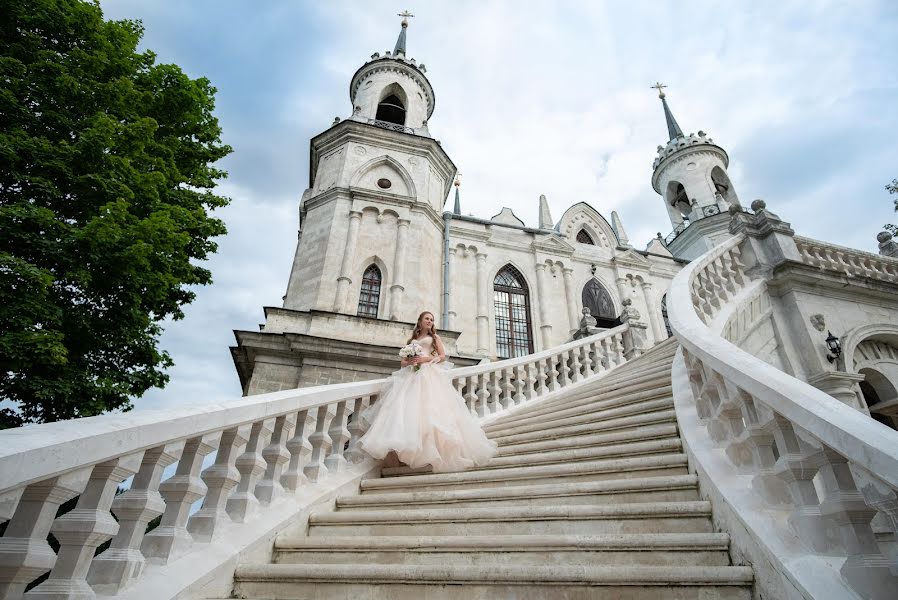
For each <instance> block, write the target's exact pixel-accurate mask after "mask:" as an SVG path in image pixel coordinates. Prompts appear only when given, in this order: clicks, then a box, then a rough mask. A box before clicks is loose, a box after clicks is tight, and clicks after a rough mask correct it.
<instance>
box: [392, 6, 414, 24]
mask: <svg viewBox="0 0 898 600" xmlns="http://www.w3.org/2000/svg"><path fill="white" fill-rule="evenodd" d="M396 16H397V17H402V26H403V27H408V18H409V17H414V16H415V15H413V14H412V13H410V12H408V10H404V11H402V12H401V13H397V15H396Z"/></svg>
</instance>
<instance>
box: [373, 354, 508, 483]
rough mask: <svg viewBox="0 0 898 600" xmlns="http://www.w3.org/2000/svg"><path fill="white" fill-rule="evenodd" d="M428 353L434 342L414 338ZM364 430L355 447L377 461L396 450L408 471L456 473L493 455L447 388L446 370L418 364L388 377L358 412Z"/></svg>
mask: <svg viewBox="0 0 898 600" xmlns="http://www.w3.org/2000/svg"><path fill="white" fill-rule="evenodd" d="M416 341H417V342H418V344H420V345H421V347H422V348H423V349H424V354H425V355H430V353H431V352H432V348H433V338H432V337H430V336H426V337H423V338H421V339H419V340H416ZM360 422H361V425H362V427H363V428H364V427H367V431H366V432H365V434H364V435H363V436H362V437H361V438H360V439H359V446H360V448H361V449H362V450H363V451H365V452H366V453H367V454H369V455H370V456H372V457H374V458H377V459H382V458H384V457H385V456H386V455H387V454H389V453H390V451H391V450H392V451H395V452H396V454H397V455H398V456H399V460H401V461H402V462H404V463H405V464H407V465H409V466H410V467H413V468H418V467H424V466H426V465H431V467H433V471H434V472H449V471H461V470H464V469H467V468H469V467H473V466H477V465H483V464H485V463H486V462H487V461H489V459H490V458H492V457H493V456H494V455H495V454H496V444H495V442H493V441H492V440H490V439H489V438H487V437H486V434H485V433H484V432H483V430H482V429H481V428H480V425H479V424H478V423H477V421H476V419H475V418H474V417H473V416H472V415H471V413H470V411H468V408H467V406H466V405H465V401H464V399H463V398H462V397H461V395H460V394H459V393H458V392H457V391H456V389H455V388H454V387H452V382H451V379H450V377H449V371H448V370H447V369H445V368H442V367H441V366H439V365H434V364H423V365H421V368H420V369H419V370H417V371H416V370H415V368H414V367H403V368H402V369H400V370H399V371H397V372H395V373H393V375H392V376H391V377H390V383H389V384H388V385H387V389H386V390H385V391H384V392H383V394H382V395H381V397H380V398H379V399H378V401H377V402H376V403H375V404H374V405H373V406H372V407H371V408H369V409H368V410H366V411H365V412H363V413H362V414H361V421H360Z"/></svg>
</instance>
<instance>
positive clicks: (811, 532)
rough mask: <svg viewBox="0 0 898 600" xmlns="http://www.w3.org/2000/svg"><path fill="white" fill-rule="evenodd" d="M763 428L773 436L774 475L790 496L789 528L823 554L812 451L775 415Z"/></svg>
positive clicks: (822, 527) (823, 534)
mask: <svg viewBox="0 0 898 600" xmlns="http://www.w3.org/2000/svg"><path fill="white" fill-rule="evenodd" d="M764 428H765V430H766V431H768V432H769V433H771V434H772V435H773V438H774V440H775V442H776V450H777V452H778V453H779V458H778V459H777V461H776V463H775V464H774V466H773V472H774V473H775V474H776V476H777V477H779V478H780V479H781V480H782V481H783V482H784V483H785V484H786V487H787V488H788V490H789V494H790V495H791V496H792V505H793V509H792V513H791V514H790V516H789V524H790V525H791V526H792V528H793V529H794V530H795V533H796V535H798V537H799V539H801V540H802V541H803V542H805V543H806V544H807V545H808V546H809V547H810V548H811V549H813V550H814V551H816V552H820V551H824V550H826V549H827V547H828V546H830V542H829V541H828V540H827V539H826V530H825V529H826V528H825V523H824V522H823V520H822V519H821V516H820V500H819V498H818V497H817V490H816V489H815V488H814V481H813V479H814V476H815V475H816V474H817V464H816V463H815V461H814V460H812V457H811V452H812V449H811V448H809V447H808V446H807V444H805V443H804V442H803V441H801V440H800V439H799V437H798V436H797V435H795V430H794V429H793V427H792V423H791V422H790V421H789V420H788V419H786V418H784V417H782V416H780V415H778V414H776V413H773V412H772V413H771V415H770V417H769V419H768V421H767V422H766V423H764Z"/></svg>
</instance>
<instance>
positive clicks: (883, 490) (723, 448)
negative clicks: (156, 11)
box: [667, 205, 898, 598]
mask: <svg viewBox="0 0 898 600" xmlns="http://www.w3.org/2000/svg"><path fill="white" fill-rule="evenodd" d="M763 208H764V207H763V205H761V206H760V207H759V209H758V211H759V214H760V213H761V211H762V210H763ZM771 216H772V217H775V215H771V214H770V213H767V214H766V215H765V214H760V218H761V219H763V218H768V219H769V218H770V217H771ZM755 237H756V240H755V241H757V235H756V236H755ZM795 242H796V244H797V245H798V248H799V253H800V255H801V257H802V258H803V260H804V261H805V262H806V263H808V264H811V265H814V266H819V267H821V268H826V269H832V270H836V271H840V272H843V273H846V274H848V275H852V276H866V277H877V278H883V279H886V280H888V281H894V280H895V276H896V273H898V261H890V260H888V259H881V257H878V256H876V255H868V254H865V253H861V252H856V251H852V250H847V249H842V248H838V247H834V246H829V245H824V244H821V243H818V242H814V241H813V240H807V239H804V238H796V240H795ZM745 252H753V250H752V246H751V245H750V244H749V239H748V236H747V235H745V234H739V235H736V236H735V237H733V238H731V239H730V240H728V241H727V242H725V243H723V244H721V245H719V246H717V247H716V248H714V249H713V250H711V251H709V252H708V253H706V254H705V255H704V256H702V257H701V258H699V259H698V260H696V261H694V262H693V263H691V264H690V265H688V266H687V267H686V268H684V269H683V270H682V271H681V272H680V273H679V274H678V275H677V276H676V277H675V278H674V280H673V282H672V285H671V289H670V291H669V292H668V296H667V298H668V300H667V307H668V315H669V319H670V324H671V328H672V329H673V331H674V334H675V335H676V337H677V339H678V341H679V342H680V345H681V350H680V354H679V356H678V357H677V360H676V361H675V363H674V371H673V380H674V382H673V383H674V397H675V403H676V406H677V413H678V419H679V420H680V422H681V427H682V428H683V430H684V431H683V433H684V441H685V442H686V443H687V444H688V445H689V447H690V452H691V454H692V457H691V460H690V463H692V460H693V459H694V460H696V462H697V464H696V468H697V469H698V470H699V471H700V472H703V473H706V474H707V478H706V479H705V480H704V481H703V487H706V490H712V489H713V490H716V492H710V491H709V492H708V493H710V494H711V495H712V496H716V499H717V500H718V503H719V504H724V505H725V510H721V511H720V512H721V514H725V515H726V514H735V515H736V518H735V519H733V520H732V521H731V524H732V527H733V529H734V530H738V531H741V530H742V529H743V528H744V529H745V530H746V531H747V532H748V534H749V537H750V538H752V539H751V540H749V541H747V542H746V543H744V544H741V545H742V546H747V547H752V546H754V547H757V548H761V549H762V550H761V551H758V552H756V553H755V555H753V556H752V562H753V563H754V564H755V565H756V568H758V569H762V568H766V567H770V568H773V569H777V570H779V571H780V572H781V573H782V574H783V577H782V578H781V581H782V582H786V583H779V584H777V585H779V586H780V587H777V585H774V584H771V583H769V582H770V581H773V580H776V579H777V577H776V576H775V575H773V574H771V573H766V574H765V573H759V579H761V580H762V582H763V581H764V580H766V582H767V584H768V585H771V586H773V587H772V589H775V590H777V591H776V592H774V596H775V597H787V596H788V597H806V598H818V597H819V598H823V597H826V598H837V597H838V598H842V597H849V596H850V595H852V594H853V593H857V594H859V595H860V597H863V598H896V597H898V578H896V575H898V561H896V559H895V557H894V556H893V557H891V558H889V557H887V556H885V555H884V554H883V552H882V550H881V548H880V547H879V546H878V544H877V540H876V538H875V537H874V532H873V530H872V528H871V525H870V522H871V520H872V519H873V518H874V516H875V515H876V514H877V512H882V513H883V514H884V515H885V520H886V521H887V522H888V523H889V524H890V526H891V528H892V530H893V532H896V533H898V434H896V432H895V431H893V430H891V429H889V428H887V427H885V426H884V425H881V424H880V423H877V422H875V421H874V420H872V419H870V418H869V417H868V416H866V415H864V414H862V413H861V412H859V411H857V410H854V409H852V408H850V407H849V406H846V405H845V404H843V403H842V402H839V401H838V400H836V399H834V398H833V397H831V396H829V395H827V394H825V393H824V392H822V391H820V390H818V389H816V388H814V387H812V386H811V385H809V384H807V383H805V382H803V381H800V380H798V379H795V378H793V377H791V376H789V375H787V374H786V373H784V372H782V371H780V370H778V369H776V368H774V367H772V366H770V365H768V364H766V363H764V362H763V361H761V360H759V359H758V358H755V357H754V356H752V355H750V354H748V353H747V352H745V351H743V350H740V349H739V348H738V347H736V346H735V345H733V344H732V343H730V342H729V341H727V340H726V339H724V338H723V337H722V336H721V335H720V332H722V331H727V330H728V329H732V325H728V323H729V320H731V319H733V318H737V319H738V318H741V316H740V315H741V313H740V311H739V310H738V308H739V306H740V305H741V304H744V303H746V302H751V301H752V300H753V299H754V298H756V297H757V293H756V292H757V287H758V286H757V285H755V284H759V283H763V280H761V279H760V278H761V277H763V273H764V270H755V271H754V275H753V276H754V277H757V278H759V280H757V281H754V282H753V281H751V279H750V277H749V275H748V273H749V272H751V271H747V269H746V268H745V264H744V261H743V254H744V253H745ZM755 254H757V252H756V253H755ZM751 258H752V262H753V263H756V262H757V260H756V257H755V256H754V255H753V256H752V257H751ZM725 309H726V310H725ZM690 423H694V424H695V430H694V431H693V430H692V429H691V428H690ZM702 430H703V433H701V432H702ZM698 433H701V435H697V434H698ZM706 440H707V441H706ZM715 469H716V471H715ZM721 508H724V507H720V506H715V513H717V512H718V509H721ZM783 521H785V522H787V523H788V530H785V529H784V528H782V527H781V526H780V523H782V522H783ZM734 535H735V537H736V538H737V539H736V540H734V541H735V542H736V545H737V546H739V545H740V544H739V537H740V535H738V532H737V533H736V534H734ZM790 535H791V536H793V537H792V538H789V536H790ZM795 538H797V540H798V541H799V543H800V545H801V549H800V550H798V551H796V549H795ZM745 552H746V553H747V554H751V553H752V552H751V550H746V551H745ZM808 556H810V557H811V559H813V557H821V560H819V561H817V562H814V563H813V566H811V564H810V563H809V562H808V558H807V557H808ZM765 563H766V565H765ZM771 565H772V567H771ZM828 570H832V571H833V573H832V574H831V575H830V574H828V573H827V571H828ZM846 583H847V586H848V587H849V588H850V590H853V592H852V591H850V590H849V591H846V590H845V589H841V590H840V586H841V587H842V588H844V587H845V584H846ZM767 593H770V592H769V591H768V592H767ZM777 594H782V595H777Z"/></svg>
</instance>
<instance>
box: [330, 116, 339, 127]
mask: <svg viewBox="0 0 898 600" xmlns="http://www.w3.org/2000/svg"><path fill="white" fill-rule="evenodd" d="M339 122H340V117H334V122H333V124H332V126H333V125H336V124H337V123H339Z"/></svg>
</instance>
